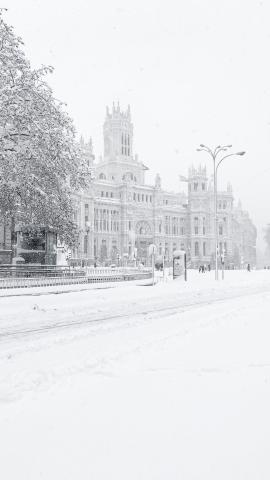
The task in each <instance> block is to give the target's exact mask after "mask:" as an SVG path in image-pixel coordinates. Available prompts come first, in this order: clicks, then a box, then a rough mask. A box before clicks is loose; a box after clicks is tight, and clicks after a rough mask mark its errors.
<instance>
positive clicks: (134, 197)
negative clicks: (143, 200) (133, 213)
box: [133, 193, 136, 201]
mask: <svg viewBox="0 0 270 480" xmlns="http://www.w3.org/2000/svg"><path fill="white" fill-rule="evenodd" d="M133 200H134V201H136V193H133Z"/></svg>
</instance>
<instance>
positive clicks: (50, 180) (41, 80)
mask: <svg viewBox="0 0 270 480" xmlns="http://www.w3.org/2000/svg"><path fill="white" fill-rule="evenodd" d="M52 71H53V69H52V67H45V66H42V67H41V68H39V69H37V70H33V69H32V68H31V66H30V63H29V61H28V60H27V59H26V57H25V54H24V52H23V42H22V40H21V39H20V38H19V37H17V36H16V35H15V34H14V32H13V28H12V27H10V26H9V25H7V24H6V23H5V21H4V19H3V11H0V216H5V217H6V218H7V219H11V218H12V219H14V220H15V222H16V223H18V222H20V223H22V224H32V225H48V226H51V227H53V228H55V229H56V230H57V231H58V233H59V235H60V237H61V239H62V240H64V241H65V242H66V243H67V244H69V245H72V244H74V243H75V242H76V238H77V227H76V224H75V222H74V215H73V204H72V192H74V191H76V190H78V189H80V188H86V187H87V185H88V183H89V180H90V171H89V167H88V166H87V165H86V163H85V162H84V161H83V158H82V156H81V155H80V151H79V147H78V146H77V144H76V141H75V130H74V126H73V123H72V121H71V119H70V118H69V116H68V114H67V113H66V112H65V110H64V105H63V104H62V103H61V102H59V101H57V100H56V99H54V97H53V93H52V90H51V88H50V87H49V86H48V84H47V83H46V80H45V77H46V75H47V74H49V73H51V72H52Z"/></svg>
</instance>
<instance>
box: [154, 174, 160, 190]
mask: <svg viewBox="0 0 270 480" xmlns="http://www.w3.org/2000/svg"><path fill="white" fill-rule="evenodd" d="M155 187H156V188H161V178H160V175H159V173H157V174H156V179H155Z"/></svg>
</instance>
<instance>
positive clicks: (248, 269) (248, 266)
mask: <svg viewBox="0 0 270 480" xmlns="http://www.w3.org/2000/svg"><path fill="white" fill-rule="evenodd" d="M247 271H248V272H250V264H249V263H248V264H247Z"/></svg>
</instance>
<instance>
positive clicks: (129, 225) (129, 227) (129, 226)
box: [128, 220, 131, 230]
mask: <svg viewBox="0 0 270 480" xmlns="http://www.w3.org/2000/svg"><path fill="white" fill-rule="evenodd" d="M128 229H129V230H131V221H130V220H129V222H128Z"/></svg>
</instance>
